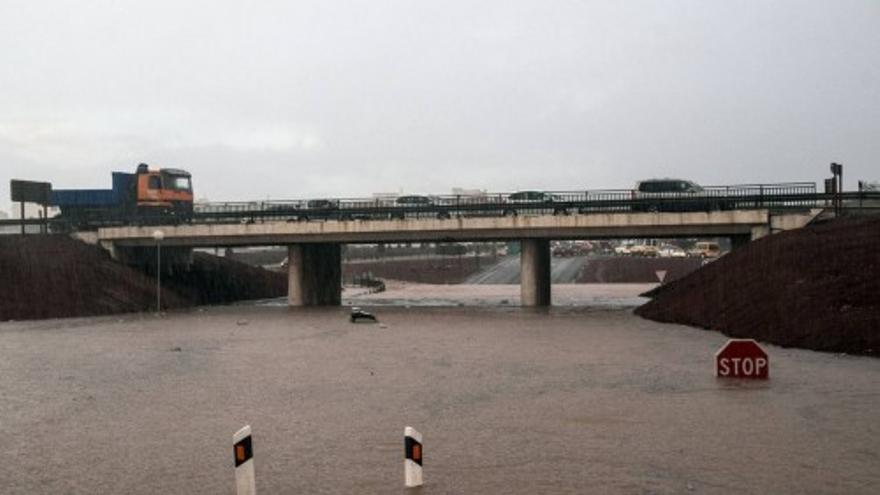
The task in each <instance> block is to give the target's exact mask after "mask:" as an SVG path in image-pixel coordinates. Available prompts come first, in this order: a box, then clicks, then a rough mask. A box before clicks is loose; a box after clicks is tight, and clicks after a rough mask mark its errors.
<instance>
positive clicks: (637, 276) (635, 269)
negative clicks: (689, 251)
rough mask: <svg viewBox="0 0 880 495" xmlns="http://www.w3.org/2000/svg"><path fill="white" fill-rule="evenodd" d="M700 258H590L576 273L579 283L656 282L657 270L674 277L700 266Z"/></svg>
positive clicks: (682, 275)
mask: <svg viewBox="0 0 880 495" xmlns="http://www.w3.org/2000/svg"><path fill="white" fill-rule="evenodd" d="M702 262H703V260H702V259H700V258H633V257H622V256H609V257H603V258H589V259H587V261H586V262H585V263H584V266H583V267H582V268H581V270H580V272H578V276H577V279H576V280H575V282H576V283H579V284H617V283H653V282H657V272H658V271H660V270H662V271H665V272H666V274H665V278H664V280H665V281H672V280H677V279H679V278H681V277H684V276H685V275H687V274H688V273H691V272H692V271H694V270H696V269H698V268H700V265H701V264H702Z"/></svg>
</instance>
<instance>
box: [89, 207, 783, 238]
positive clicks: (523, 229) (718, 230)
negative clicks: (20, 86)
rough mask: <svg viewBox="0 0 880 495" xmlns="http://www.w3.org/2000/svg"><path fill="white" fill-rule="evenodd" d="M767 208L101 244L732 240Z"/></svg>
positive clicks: (205, 229) (387, 223) (177, 231)
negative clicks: (707, 237)
mask: <svg viewBox="0 0 880 495" xmlns="http://www.w3.org/2000/svg"><path fill="white" fill-rule="evenodd" d="M769 222H770V212H769V211H768V210H738V211H714V212H687V213H684V212H683V213H595V214H573V215H534V216H529V215H522V216H513V217H482V218H467V217H464V218H451V219H399V220H370V221H364V220H348V221H338V220H326V221H311V222H285V221H279V222H266V223H252V224H208V225H168V226H145V227H109V228H102V229H99V230H98V233H97V240H99V241H103V242H110V243H112V244H114V245H116V246H120V247H127V246H152V245H154V244H155V242H156V241H154V240H153V238H152V235H153V232H154V231H156V230H161V231H162V232H163V233H164V240H163V241H162V245H163V246H190V247H199V246H202V247H217V246H257V245H282V244H296V243H314V242H339V243H374V242H420V241H444V242H452V241H480V240H517V239H529V238H546V239H588V238H643V237H651V238H654V237H687V236H714V235H717V236H729V235H743V234H750V233H751V232H752V229H753V228H754V227H759V226H767V225H768V224H769Z"/></svg>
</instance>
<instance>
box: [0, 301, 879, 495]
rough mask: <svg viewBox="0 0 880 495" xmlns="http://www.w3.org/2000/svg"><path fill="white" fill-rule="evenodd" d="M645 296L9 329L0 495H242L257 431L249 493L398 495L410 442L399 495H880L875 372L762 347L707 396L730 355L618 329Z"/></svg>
mask: <svg viewBox="0 0 880 495" xmlns="http://www.w3.org/2000/svg"><path fill="white" fill-rule="evenodd" d="M642 289H644V287H638V286H633V287H632V288H631V290H630V293H629V294H627V293H626V292H627V291H626V290H622V289H621V288H619V287H618V288H616V289H614V290H615V291H616V292H614V293H613V296H609V297H610V299H615V298H618V299H620V300H621V301H622V303H621V304H619V305H614V304H593V303H592V302H591V301H593V302H594V301H596V298H597V297H598V296H597V293H598V292H601V290H599V289H597V288H596V287H592V288H590V287H586V288H584V290H585V291H587V292H589V293H588V294H586V295H585V296H584V297H585V299H584V300H585V301H586V302H587V303H588V305H587V306H581V307H577V306H560V307H555V308H553V309H551V310H549V311H530V310H525V309H520V308H516V307H504V305H500V304H499V305H496V306H494V307H485V306H483V307H457V306H456V304H457V303H456V302H455V301H452V304H451V305H448V306H447V307H417V306H410V307H408V308H407V307H405V306H390V305H378V306H375V307H374V308H373V310H374V311H375V312H376V314H377V315H378V317H379V318H380V320H381V322H382V325H381V326H380V325H352V324H350V323H349V322H348V319H347V309H346V308H331V309H314V310H289V309H287V308H286V307H283V306H271V305H269V306H265V305H264V306H231V307H212V308H202V309H199V310H190V311H183V312H176V313H171V314H168V315H166V316H164V317H162V318H156V317H152V316H148V315H140V316H124V317H99V318H87V319H68V320H52V321H42V322H25V323H18V322H15V323H4V324H0V394H2V400H0V438H2V452H3V454H2V456H0V459H2V462H0V492H2V493H4V494H57V493H65V494H96V493H101V494H103V493H112V494H117V493H118V494H122V493H125V494H155V493H181V494H189V493H198V494H201V493H204V494H232V493H234V475H233V471H232V460H233V459H232V445H231V440H232V434H233V433H234V432H235V431H236V430H238V429H239V428H240V427H241V426H242V425H244V424H250V425H251V426H252V427H253V431H254V458H255V465H256V474H257V489H258V492H260V493H263V494H281V493H310V494H311V493H406V491H405V489H404V488H403V429H404V427H405V426H413V427H416V428H417V429H419V430H420V431H421V432H422V433H423V434H424V445H425V449H424V459H425V461H424V467H425V486H424V487H423V488H422V489H421V490H415V491H411V492H409V493H422V494H446V493H474V494H487V493H498V494H501V493H504V494H510V493H521V494H534V493H756V494H767V493H847V494H859V493H865V494H869V493H880V421H878V411H880V385H878V384H880V360H878V359H876V358H867V357H852V356H843V355H834V354H823V353H816V352H812V351H802V350H795V349H782V348H778V347H774V346H766V349H767V350H768V352H769V354H770V358H771V379H770V380H769V381H768V382H766V383H751V384H745V383H735V382H729V381H719V380H717V379H716V378H715V377H714V376H713V373H712V357H713V354H714V352H715V351H716V350H717V349H718V348H719V347H720V346H721V345H722V343H723V342H724V341H725V340H726V338H725V337H724V336H722V335H720V334H718V333H715V332H708V331H704V330H699V329H694V328H689V327H683V326H677V325H666V324H659V323H655V322H651V321H647V320H642V319H640V318H638V317H636V316H634V315H632V313H631V307H630V306H628V304H631V301H632V298H633V296H634V295H635V294H637V293H638V292H636V291H638V290H642ZM420 290H421V291H422V292H417V293H415V295H411V296H412V298H413V299H418V298H419V297H423V296H425V295H426V291H427V292H430V291H428V290H427V289H420ZM445 290H448V289H445ZM461 290H462V291H463V292H462V294H464V296H465V297H464V299H463V300H464V301H469V300H470V299H468V297H472V296H473V294H471V296H467V290H468V289H467V288H461ZM480 290H482V291H485V290H488V289H486V288H482V289H480ZM566 290H567V291H568V292H567V293H566V292H565V291H561V292H560V294H561V295H564V296H565V297H568V298H572V299H571V300H576V295H577V290H578V289H574V288H569V289H566ZM404 292H405V290H404ZM416 296H418V297H416ZM385 297H386V300H384V301H383V303H384V304H389V301H388V300H387V297H388V296H387V295H386V296H385ZM435 297H436V298H442V297H449V295H448V293H447V295H446V296H443V295H442V294H441V295H435ZM496 297H497V298H501V299H503V298H505V297H508V296H505V295H504V294H501V295H496ZM511 297H515V294H514V295H513V296H511ZM610 299H609V298H608V297H606V299H605V302H608V301H609V300H610ZM627 301H629V302H627ZM510 302H511V303H512V304H515V303H516V301H510ZM358 303H359V304H360V305H363V306H369V300H362V301H359V302H358Z"/></svg>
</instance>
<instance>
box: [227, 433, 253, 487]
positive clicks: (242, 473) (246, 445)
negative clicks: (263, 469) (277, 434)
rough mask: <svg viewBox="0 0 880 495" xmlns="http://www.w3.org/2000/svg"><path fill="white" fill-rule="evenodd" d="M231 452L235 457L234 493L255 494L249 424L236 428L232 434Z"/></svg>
mask: <svg viewBox="0 0 880 495" xmlns="http://www.w3.org/2000/svg"><path fill="white" fill-rule="evenodd" d="M232 453H233V455H234V458H235V493H236V494H237V495H256V493H257V485H256V480H255V479H254V447H253V443H252V440H251V427H250V425H248V426H245V427H244V428H242V429H240V430H238V432H237V433H236V434H235V435H233V436H232Z"/></svg>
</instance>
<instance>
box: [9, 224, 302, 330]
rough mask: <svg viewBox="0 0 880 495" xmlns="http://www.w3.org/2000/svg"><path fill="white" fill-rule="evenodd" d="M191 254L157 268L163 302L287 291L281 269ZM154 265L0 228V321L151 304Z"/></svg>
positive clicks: (116, 310)
mask: <svg viewBox="0 0 880 495" xmlns="http://www.w3.org/2000/svg"><path fill="white" fill-rule="evenodd" d="M193 261H194V262H193V264H192V266H191V267H189V269H188V270H180V269H178V270H175V271H174V272H173V273H172V272H170V271H169V272H167V273H163V284H162V285H163V290H162V307H163V309H170V308H182V307H188V306H195V305H200V304H222V303H228V302H233V301H237V300H247V299H262V298H268V297H280V296H284V295H285V294H286V293H287V282H286V278H285V276H284V275H283V274H278V273H272V272H269V271H266V270H263V269H261V268H256V267H251V266H248V265H245V264H243V263H238V262H235V261H231V260H225V259H221V258H217V257H214V256H210V255H206V254H201V253H196V254H195V256H194V260H193ZM154 273H155V272H154ZM154 273H153V274H145V273H143V272H141V271H138V270H137V269H134V268H130V267H128V266H125V265H122V264H119V263H117V262H115V261H113V260H112V259H110V256H109V255H108V254H107V253H106V252H105V251H104V250H102V249H100V248H98V247H95V246H90V245H88V244H84V243H82V242H79V241H75V240H73V239H70V238H68V237H65V236H60V235H52V236H38V235H32V236H0V321H5V320H26V319H39V318H63V317H73V316H93V315H104V314H115V313H127V312H137V311H147V310H152V309H154V308H155V304H156V279H155V275H154Z"/></svg>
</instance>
